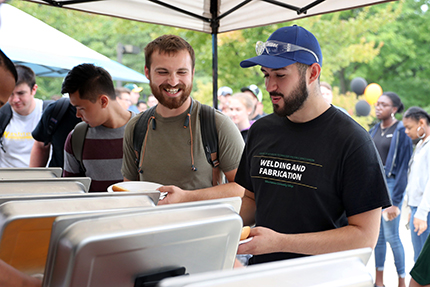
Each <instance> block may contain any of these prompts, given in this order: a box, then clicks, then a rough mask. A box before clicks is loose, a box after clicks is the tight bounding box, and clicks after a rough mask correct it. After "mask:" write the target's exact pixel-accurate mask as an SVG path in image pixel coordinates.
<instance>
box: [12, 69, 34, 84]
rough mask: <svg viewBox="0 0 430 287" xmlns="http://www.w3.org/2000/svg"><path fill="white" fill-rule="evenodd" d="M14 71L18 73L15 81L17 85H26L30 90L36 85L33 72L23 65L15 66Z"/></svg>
mask: <svg viewBox="0 0 430 287" xmlns="http://www.w3.org/2000/svg"><path fill="white" fill-rule="evenodd" d="M15 68H16V71H17V73H18V80H17V81H16V84H17V85H20V84H22V83H25V84H27V85H28V86H29V87H30V89H32V88H33V87H34V85H36V75H35V74H34V72H33V70H32V69H31V68H29V67H27V66H24V65H15Z"/></svg>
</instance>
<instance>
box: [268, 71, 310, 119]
mask: <svg viewBox="0 0 430 287" xmlns="http://www.w3.org/2000/svg"><path fill="white" fill-rule="evenodd" d="M270 95H271V96H278V97H279V96H280V97H282V100H283V101H284V107H283V108H281V107H280V106H279V105H278V104H273V112H274V113H275V114H277V115H278V116H280V117H286V116H291V115H292V114H294V113H295V112H296V111H298V110H299V109H300V108H301V107H302V106H303V104H304V102H305V101H306V99H307V98H308V96H309V94H308V89H307V87H306V77H305V76H304V75H303V76H301V77H300V81H299V83H298V84H297V87H296V88H295V89H294V90H293V91H292V92H291V93H290V94H289V95H288V96H284V95H283V94H281V93H276V92H273V93H270Z"/></svg>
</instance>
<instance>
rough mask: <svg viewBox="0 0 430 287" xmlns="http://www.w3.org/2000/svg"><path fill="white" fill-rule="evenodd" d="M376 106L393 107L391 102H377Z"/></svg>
mask: <svg viewBox="0 0 430 287" xmlns="http://www.w3.org/2000/svg"><path fill="white" fill-rule="evenodd" d="M375 107H381V108H384V109H385V108H388V107H392V105H390V104H386V103H376V104H375Z"/></svg>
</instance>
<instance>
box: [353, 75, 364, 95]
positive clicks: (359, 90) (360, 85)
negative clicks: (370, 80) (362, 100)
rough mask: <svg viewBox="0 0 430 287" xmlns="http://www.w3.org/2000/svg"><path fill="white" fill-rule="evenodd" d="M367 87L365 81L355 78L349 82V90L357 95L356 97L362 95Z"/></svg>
mask: <svg viewBox="0 0 430 287" xmlns="http://www.w3.org/2000/svg"><path fill="white" fill-rule="evenodd" d="M366 87H367V82H366V80H365V79H363V78H360V77H357V78H354V79H353V80H352V81H351V90H352V91H353V92H354V93H356V94H357V96H359V95H362V94H364V90H365V89H366Z"/></svg>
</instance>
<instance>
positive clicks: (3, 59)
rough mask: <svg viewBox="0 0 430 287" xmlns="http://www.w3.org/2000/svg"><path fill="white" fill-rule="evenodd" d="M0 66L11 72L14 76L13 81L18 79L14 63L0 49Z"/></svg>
mask: <svg viewBox="0 0 430 287" xmlns="http://www.w3.org/2000/svg"><path fill="white" fill-rule="evenodd" d="M0 66H1V67H5V68H6V70H8V71H9V72H11V73H12V75H13V77H14V78H15V83H16V82H17V81H18V72H17V71H16V68H15V65H14V64H13V62H12V60H11V59H9V58H8V56H6V54H5V53H3V51H2V50H1V49H0Z"/></svg>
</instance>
